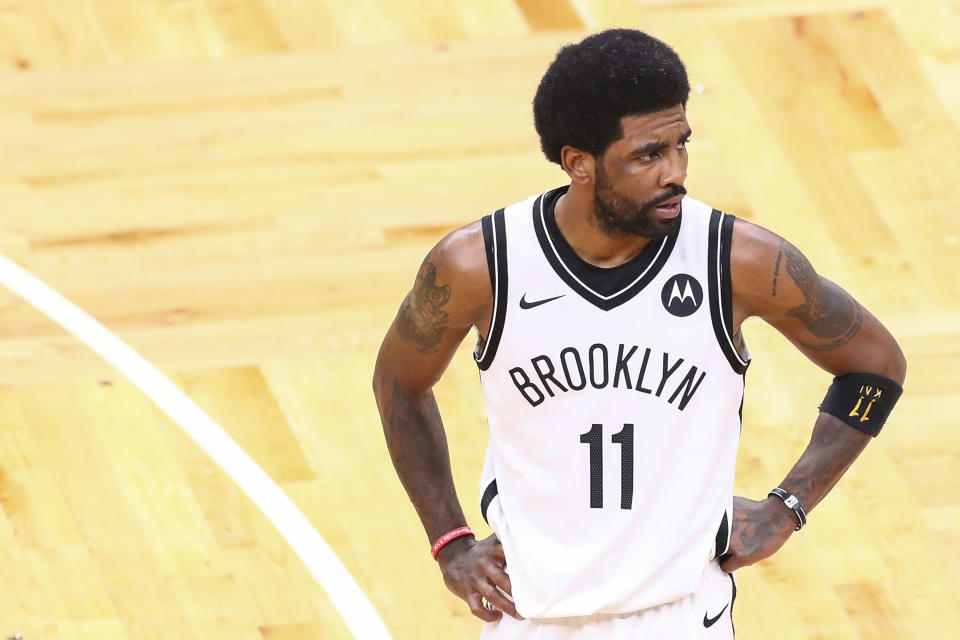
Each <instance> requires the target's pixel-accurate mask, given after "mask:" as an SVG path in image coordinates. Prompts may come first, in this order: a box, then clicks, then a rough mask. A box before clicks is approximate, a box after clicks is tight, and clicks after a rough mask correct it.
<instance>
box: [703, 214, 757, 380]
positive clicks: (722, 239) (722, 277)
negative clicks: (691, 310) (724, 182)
mask: <svg viewBox="0 0 960 640" xmlns="http://www.w3.org/2000/svg"><path fill="white" fill-rule="evenodd" d="M733 221H734V217H733V216H731V215H729V214H724V213H722V212H721V211H718V210H717V209H714V210H713V212H712V213H711V214H710V235H709V240H708V242H707V263H708V264H707V280H709V282H708V283H707V289H708V290H709V292H710V317H711V319H712V320H713V332H714V334H716V336H717V343H718V344H719V345H720V350H721V351H723V355H725V356H726V357H727V361H728V362H729V363H730V366H731V367H733V370H734V371H736V372H737V373H741V374H742V373H743V372H745V371H746V370H747V366H748V365H749V364H750V362H749V361H745V360H743V358H741V357H740V353H739V352H738V351H737V348H736V346H735V344H734V341H733V332H732V327H733V287H732V285H731V282H730V244H731V240H732V238H733Z"/></svg>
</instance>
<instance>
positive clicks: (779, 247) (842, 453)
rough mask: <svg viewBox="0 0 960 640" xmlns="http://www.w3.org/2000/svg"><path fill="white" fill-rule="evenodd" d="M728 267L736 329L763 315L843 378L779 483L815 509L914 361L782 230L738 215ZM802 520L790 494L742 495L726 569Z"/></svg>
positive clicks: (753, 558) (775, 545) (753, 557)
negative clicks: (756, 497)
mask: <svg viewBox="0 0 960 640" xmlns="http://www.w3.org/2000/svg"><path fill="white" fill-rule="evenodd" d="M730 271H731V280H732V283H733V307H734V326H735V327H737V331H738V332H739V327H740V324H741V323H742V321H743V320H744V319H746V318H748V317H751V316H757V317H760V318H763V319H764V320H765V321H766V322H767V323H769V324H770V325H771V326H773V327H774V328H776V329H777V330H778V331H779V332H780V333H782V334H783V335H784V336H785V337H786V338H787V339H788V340H789V341H790V342H792V343H793V345H794V346H795V347H797V349H799V350H800V351H801V352H802V353H803V354H804V355H805V356H807V358H809V359H810V360H811V361H813V362H814V363H815V364H817V365H819V366H820V367H821V368H823V369H824V370H826V371H828V372H829V373H831V374H833V375H834V376H837V378H835V379H834V384H833V385H832V386H831V387H830V389H829V390H828V393H827V398H826V401H825V402H824V403H823V404H822V405H821V412H820V415H819V416H818V417H817V421H816V423H815V424H814V427H813V435H812V436H811V438H810V443H809V444H808V445H807V448H806V450H805V451H804V452H803V455H802V456H801V457H800V459H799V460H798V461H797V463H796V464H795V465H794V466H793V468H792V469H791V470H790V472H789V473H788V474H787V476H786V478H784V480H783V482H782V483H781V484H780V485H779V486H780V487H781V488H782V489H784V490H785V491H786V492H787V493H788V494H792V495H793V496H795V497H796V499H797V500H798V501H799V505H800V507H801V509H802V510H803V511H806V512H809V511H810V510H812V509H813V508H814V507H815V506H816V505H817V503H819V502H820V500H822V499H823V497H824V496H825V495H827V493H828V492H829V491H830V489H831V488H833V486H834V485H835V484H836V483H837V481H838V480H839V479H840V477H841V476H842V475H843V474H844V472H846V470H847V469H848V468H849V467H850V465H851V464H852V463H853V461H854V460H856V458H857V456H858V455H860V452H861V451H863V449H864V448H865V447H866V446H867V443H868V442H869V441H870V439H871V437H873V436H874V435H876V434H875V432H876V431H877V428H878V425H882V420H883V418H884V417H885V413H884V412H885V410H886V411H889V409H890V408H891V407H892V403H893V402H895V401H896V398H897V397H899V393H900V385H902V384H903V380H904V376H905V374H906V368H907V365H906V360H905V359H904V356H903V352H902V351H901V350H900V347H899V345H898V344H897V342H896V340H894V338H893V336H892V335H890V332H889V331H887V329H886V328H885V327H884V326H883V325H882V324H880V322H879V321H878V320H877V319H876V318H875V317H874V316H873V315H872V314H871V313H870V312H869V311H867V310H866V309H865V308H863V307H862V306H861V305H860V304H859V303H858V302H857V301H856V300H855V299H854V298H853V297H852V296H851V295H850V294H848V293H847V292H846V291H844V290H843V289H842V288H841V287H839V286H838V285H836V284H834V283H833V282H831V281H829V280H827V279H826V278H824V277H822V276H820V275H819V274H818V273H817V272H816V271H815V270H814V268H813V266H812V265H811V264H810V261H809V260H807V258H806V257H805V256H804V255H803V254H802V253H801V252H800V251H799V250H798V249H797V248H796V247H794V246H793V245H791V244H790V243H789V242H787V241H786V240H784V239H783V238H781V237H779V236H777V235H776V234H774V233H772V232H770V231H767V230H766V229H763V228H762V227H759V226H757V225H753V224H750V223H749V222H745V221H743V220H737V221H736V223H735V225H734V229H733V244H732V248H731V265H730ZM868 388H869V390H870V394H868V395H867V396H864V401H861V402H860V405H859V406H858V405H857V402H858V400H859V399H860V397H861V396H863V395H864V394H863V393H861V392H865V391H866V390H867V389H868ZM878 393H879V396H877V394H878ZM884 393H886V395H883V394H884ZM874 396H877V397H874ZM870 400H873V401H874V403H875V404H876V405H877V407H876V410H874V408H873V407H872V406H871V407H870V408H869V411H870V412H872V417H871V413H865V412H867V411H868V405H870ZM847 404H850V406H849V407H847ZM841 407H842V409H841ZM854 414H855V415H854ZM871 420H872V422H871ZM789 502H790V503H791V504H792V503H793V500H790V501H789ZM799 518H800V516H799V515H798V514H797V513H796V512H795V511H794V510H792V509H791V508H790V506H788V503H787V501H785V500H784V499H782V498H779V497H776V496H769V497H767V498H766V499H765V500H761V501H754V500H747V499H745V498H740V497H737V498H734V523H733V527H732V534H731V541H730V550H729V552H728V554H727V555H726V556H724V558H723V559H722V561H721V567H722V568H723V570H724V571H727V572H731V571H734V570H736V569H738V568H740V567H744V566H747V565H751V564H754V563H755V562H758V561H760V560H762V559H764V558H766V557H768V556H770V555H772V554H773V553H775V552H776V551H777V550H778V549H779V548H780V547H781V546H783V544H784V543H785V542H786V540H787V538H789V537H790V534H791V533H792V532H793V531H794V529H795V528H796V527H797V525H798V522H799Z"/></svg>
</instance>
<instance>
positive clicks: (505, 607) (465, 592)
mask: <svg viewBox="0 0 960 640" xmlns="http://www.w3.org/2000/svg"><path fill="white" fill-rule="evenodd" d="M437 560H438V561H439V563H440V571H442V572H443V581H444V582H445V583H446V585H447V588H448V589H450V591H453V592H454V593H455V594H456V595H457V596H459V597H460V598H463V599H464V600H466V602H467V604H468V605H470V611H471V612H472V613H473V615H475V616H477V617H478V618H480V619H481V620H483V621H485V622H494V621H496V620H499V619H500V616H501V615H502V614H501V613H500V611H503V612H504V613H507V614H509V615H511V616H513V617H514V618H516V619H517V620H523V618H522V617H521V616H520V614H518V613H517V610H516V608H515V607H514V606H513V602H512V601H511V600H510V599H509V598H507V597H506V596H504V595H503V593H500V591H498V590H497V587H499V588H500V589H501V590H503V592H504V593H506V594H508V595H510V596H512V595H513V591H512V590H511V588H510V576H508V575H507V573H506V571H504V569H505V568H506V565H507V563H506V560H505V558H504V557H503V547H502V546H501V545H500V540H498V539H497V537H496V536H495V535H492V536H490V537H489V538H486V539H485V540H479V541H478V540H474V539H473V538H467V537H463V538H460V539H458V540H454V541H453V542H451V543H449V544H448V545H447V546H445V547H444V548H443V549H441V550H440V553H439V554H437ZM484 598H486V599H487V602H489V603H490V604H492V605H493V606H495V607H497V608H498V609H500V611H495V610H492V609H488V608H487V607H485V606H484V604H483V599H484Z"/></svg>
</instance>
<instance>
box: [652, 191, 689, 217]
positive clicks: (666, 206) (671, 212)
mask: <svg viewBox="0 0 960 640" xmlns="http://www.w3.org/2000/svg"><path fill="white" fill-rule="evenodd" d="M681 200H683V196H674V197H673V198H670V199H669V200H665V201H663V202H661V203H660V204H658V205H657V206H655V207H654V211H656V212H657V214H658V217H660V218H675V217H677V216H678V215H680V201H681Z"/></svg>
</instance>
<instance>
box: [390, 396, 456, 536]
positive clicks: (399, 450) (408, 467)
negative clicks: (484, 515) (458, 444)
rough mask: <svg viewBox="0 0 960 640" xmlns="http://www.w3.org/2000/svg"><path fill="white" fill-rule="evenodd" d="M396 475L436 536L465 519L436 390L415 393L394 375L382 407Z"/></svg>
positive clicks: (431, 532)
mask: <svg viewBox="0 0 960 640" xmlns="http://www.w3.org/2000/svg"><path fill="white" fill-rule="evenodd" d="M381 412H382V416H383V432H384V435H385V436H386V440H387V449H388V450H389V451H390V458H391V459H392V460H393V466H394V468H395V469H396V470H397V475H398V476H399V477H400V481H401V482H402V483H403V486H404V488H405V489H406V490H407V495H408V496H410V501H411V502H412V503H413V506H414V507H415V508H416V510H417V514H418V515H419V516H420V520H421V521H422V522H423V526H424V528H425V529H426V531H427V536H428V537H429V538H430V539H431V541H432V540H434V539H436V538H437V537H438V536H439V535H440V534H442V533H443V532H445V531H449V530H450V529H453V528H455V527H458V526H462V525H463V524H464V523H465V522H466V520H465V518H464V515H463V510H462V508H461V507H460V502H459V501H458V500H457V493H456V489H455V488H454V484H453V474H452V472H451V470H450V454H449V451H448V448H447V438H446V435H445V434H444V431H443V421H442V420H441V419H440V411H439V410H438V409H437V401H436V399H435V398H434V396H433V393H429V392H428V393H425V394H420V395H413V394H410V393H408V392H407V391H404V389H403V388H402V387H401V386H400V385H399V384H398V383H397V382H396V380H394V383H393V392H392V393H391V394H390V397H389V398H384V400H383V406H382V408H381Z"/></svg>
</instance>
